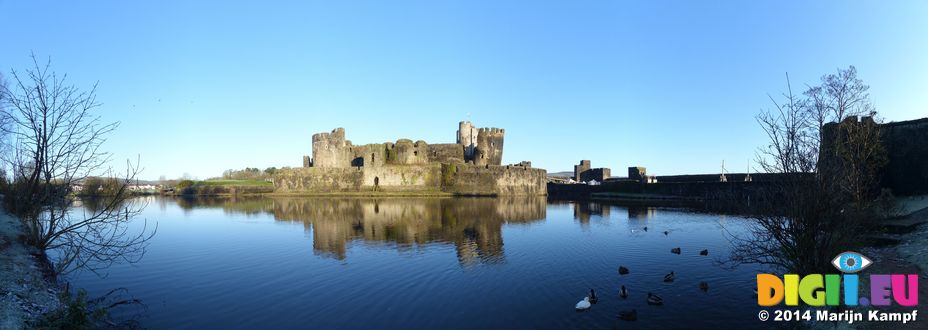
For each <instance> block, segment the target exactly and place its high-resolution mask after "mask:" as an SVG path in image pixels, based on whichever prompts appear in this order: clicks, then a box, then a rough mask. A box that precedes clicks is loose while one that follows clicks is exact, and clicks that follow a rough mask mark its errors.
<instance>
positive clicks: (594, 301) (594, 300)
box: [587, 289, 599, 304]
mask: <svg viewBox="0 0 928 330" xmlns="http://www.w3.org/2000/svg"><path fill="white" fill-rule="evenodd" d="M587 298H590V302H591V303H594V304H595V303H596V302H597V301H599V298H596V291H593V289H590V295H589V296H587Z"/></svg>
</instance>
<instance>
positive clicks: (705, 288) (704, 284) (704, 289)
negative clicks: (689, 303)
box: [699, 281, 709, 292]
mask: <svg viewBox="0 0 928 330" xmlns="http://www.w3.org/2000/svg"><path fill="white" fill-rule="evenodd" d="M699 289H700V290H702V292H707V291H709V282H705V281H703V282H699Z"/></svg>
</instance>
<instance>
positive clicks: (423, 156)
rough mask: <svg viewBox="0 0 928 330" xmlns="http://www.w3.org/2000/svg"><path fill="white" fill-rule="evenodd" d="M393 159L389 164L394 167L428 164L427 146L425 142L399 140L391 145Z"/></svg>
mask: <svg viewBox="0 0 928 330" xmlns="http://www.w3.org/2000/svg"><path fill="white" fill-rule="evenodd" d="M393 150H394V155H395V159H393V160H392V162H389V163H390V164H395V165H425V164H428V163H429V145H428V144H427V143H425V141H422V140H419V141H416V142H412V140H408V139H400V140H397V141H396V144H394V145H393Z"/></svg>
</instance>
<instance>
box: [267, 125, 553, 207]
mask: <svg viewBox="0 0 928 330" xmlns="http://www.w3.org/2000/svg"><path fill="white" fill-rule="evenodd" d="M456 133H457V134H456V139H455V143H439V144H428V143H426V142H425V141H422V140H419V141H415V142H413V141H412V140H409V139H399V140H397V141H396V142H385V143H370V144H364V145H354V144H353V143H352V142H351V141H350V140H347V139H346V136H345V129H344V128H336V129H334V130H332V131H331V132H328V133H317V134H313V136H312V142H313V144H312V156H311V157H310V156H308V155H307V156H303V167H302V168H297V169H289V170H285V171H283V172H281V173H279V174H278V175H275V177H274V186H275V190H276V191H277V192H282V193H306V194H317V193H352V192H354V193H382V192H394V193H427V194H428V193H447V194H455V195H544V194H547V188H546V184H545V183H546V180H547V179H546V178H547V172H546V171H545V170H543V169H535V168H531V163H530V162H525V161H523V162H521V163H519V164H515V165H502V161H503V141H504V137H505V130H503V129H500V128H476V127H474V125H473V124H471V123H470V122H468V121H462V122H460V123H459V124H458V130H457V132H456Z"/></svg>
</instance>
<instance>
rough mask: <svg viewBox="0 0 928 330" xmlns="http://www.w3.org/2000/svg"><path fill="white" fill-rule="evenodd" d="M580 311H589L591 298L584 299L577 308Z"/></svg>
mask: <svg viewBox="0 0 928 330" xmlns="http://www.w3.org/2000/svg"><path fill="white" fill-rule="evenodd" d="M575 308H576V309H577V310H578V311H582V310H587V309H589V308H590V297H583V300H581V301H580V302H578V303H577V306H576V307H575Z"/></svg>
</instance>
